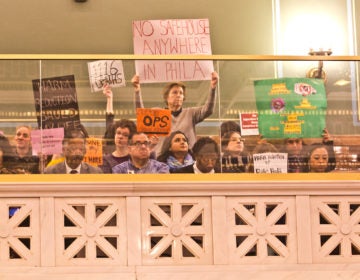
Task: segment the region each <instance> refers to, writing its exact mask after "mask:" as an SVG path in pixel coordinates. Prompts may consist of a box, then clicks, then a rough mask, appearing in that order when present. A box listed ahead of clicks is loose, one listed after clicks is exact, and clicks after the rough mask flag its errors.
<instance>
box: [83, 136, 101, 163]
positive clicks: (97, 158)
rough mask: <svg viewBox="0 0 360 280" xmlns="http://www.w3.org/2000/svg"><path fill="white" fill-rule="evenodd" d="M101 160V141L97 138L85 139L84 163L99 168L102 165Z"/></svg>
mask: <svg viewBox="0 0 360 280" xmlns="http://www.w3.org/2000/svg"><path fill="white" fill-rule="evenodd" d="M102 159H103V158H102V140H101V139H98V138H87V139H86V154H85V156H84V162H86V163H88V164H90V165H93V166H99V165H102V163H103V160H102Z"/></svg>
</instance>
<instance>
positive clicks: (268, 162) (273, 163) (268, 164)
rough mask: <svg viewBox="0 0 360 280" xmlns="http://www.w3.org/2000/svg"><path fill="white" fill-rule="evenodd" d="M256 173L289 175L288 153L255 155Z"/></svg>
mask: <svg viewBox="0 0 360 280" xmlns="http://www.w3.org/2000/svg"><path fill="white" fill-rule="evenodd" d="M253 161H254V173H287V153H262V154H253Z"/></svg>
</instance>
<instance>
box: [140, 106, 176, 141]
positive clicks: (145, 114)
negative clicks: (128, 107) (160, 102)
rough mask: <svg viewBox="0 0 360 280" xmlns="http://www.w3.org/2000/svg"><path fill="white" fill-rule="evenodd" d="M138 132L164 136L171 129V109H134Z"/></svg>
mask: <svg viewBox="0 0 360 280" xmlns="http://www.w3.org/2000/svg"><path fill="white" fill-rule="evenodd" d="M136 126H137V131H138V132H144V133H147V134H150V135H158V136H166V135H169V133H170V131H171V111H170V110H168V109H147V108H137V109H136Z"/></svg>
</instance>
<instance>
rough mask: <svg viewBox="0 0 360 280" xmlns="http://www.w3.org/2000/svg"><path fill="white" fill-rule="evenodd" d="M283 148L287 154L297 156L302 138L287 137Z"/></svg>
mask: <svg viewBox="0 0 360 280" xmlns="http://www.w3.org/2000/svg"><path fill="white" fill-rule="evenodd" d="M285 148H286V151H287V153H288V154H289V156H298V155H299V154H300V153H301V150H302V148H303V146H302V140H301V139H299V138H289V139H287V141H286V143H285Z"/></svg>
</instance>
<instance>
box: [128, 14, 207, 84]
mask: <svg viewBox="0 0 360 280" xmlns="http://www.w3.org/2000/svg"><path fill="white" fill-rule="evenodd" d="M133 40H134V53H135V54H139V55H181V54H186V55H189V54H190V55H191V54H194V55H199V54H206V55H210V54H211V41H210V26H209V20H208V19H167V20H140V21H134V22H133ZM135 68H136V73H137V74H138V75H139V76H140V81H141V82H142V83H154V82H168V81H174V80H175V81H180V80H181V81H192V80H209V79H210V77H211V73H212V72H214V65H213V62H212V61H208V60H200V61H196V60H181V61H178V60H164V61H159V60H136V61H135Z"/></svg>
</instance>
